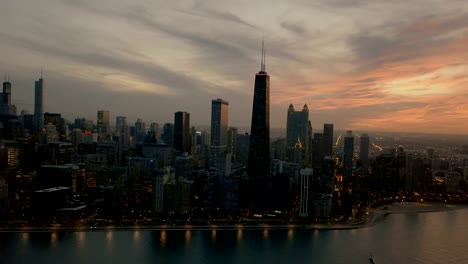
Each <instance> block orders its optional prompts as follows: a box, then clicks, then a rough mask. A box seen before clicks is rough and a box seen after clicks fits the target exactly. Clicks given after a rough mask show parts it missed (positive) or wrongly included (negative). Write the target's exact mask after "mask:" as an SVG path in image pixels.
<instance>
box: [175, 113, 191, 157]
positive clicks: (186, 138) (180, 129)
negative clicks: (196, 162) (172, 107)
mask: <svg viewBox="0 0 468 264" xmlns="http://www.w3.org/2000/svg"><path fill="white" fill-rule="evenodd" d="M174 149H175V150H176V151H179V152H187V153H189V152H190V114H189V113H187V112H176V113H175V114H174Z"/></svg>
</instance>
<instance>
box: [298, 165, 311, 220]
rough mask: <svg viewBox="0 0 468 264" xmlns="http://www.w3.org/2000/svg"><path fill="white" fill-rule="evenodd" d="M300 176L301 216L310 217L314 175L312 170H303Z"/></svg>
mask: <svg viewBox="0 0 468 264" xmlns="http://www.w3.org/2000/svg"><path fill="white" fill-rule="evenodd" d="M300 173H301V175H300V183H299V186H300V190H301V191H300V196H299V216H300V217H308V216H309V202H310V195H311V192H312V190H311V187H312V177H313V175H314V173H313V170H312V169H311V168H306V169H302V170H301V172H300Z"/></svg>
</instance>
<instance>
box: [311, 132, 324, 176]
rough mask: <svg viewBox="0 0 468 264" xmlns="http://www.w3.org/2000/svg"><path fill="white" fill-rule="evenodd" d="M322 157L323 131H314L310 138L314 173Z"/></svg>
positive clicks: (320, 164)
mask: <svg viewBox="0 0 468 264" xmlns="http://www.w3.org/2000/svg"><path fill="white" fill-rule="evenodd" d="M324 158H325V154H324V151H323V133H314V139H313V140H312V166H313V168H314V170H316V171H315V172H316V173H318V172H319V171H320V169H321V167H322V160H323V159H324Z"/></svg>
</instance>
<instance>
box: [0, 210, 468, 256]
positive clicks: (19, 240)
mask: <svg viewBox="0 0 468 264" xmlns="http://www.w3.org/2000/svg"><path fill="white" fill-rule="evenodd" d="M466 219H468V209H459V210H452V211H445V212H431V213H406V214H392V215H389V216H388V217H387V218H386V219H385V220H383V221H382V222H380V223H378V224H376V225H374V226H371V227H366V228H360V229H351V230H302V229H295V230H288V229H287V228H285V229H283V230H281V229H271V230H269V229H268V228H259V229H258V230H241V229H239V230H235V229H233V230H215V229H213V230H167V231H165V230H158V231H92V232H31V233H1V234H0V238H1V239H0V242H1V243H0V252H1V263H15V264H16V263H31V262H36V263H63V262H66V263H221V262H222V263H245V264H246V263H288V262H289V263H368V257H369V255H370V254H372V255H373V256H374V260H375V261H376V263H378V264H381V263H466V261H468V251H466V247H465V242H466V237H468V226H467V225H466V221H465V220H466Z"/></svg>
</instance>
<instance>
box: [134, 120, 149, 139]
mask: <svg viewBox="0 0 468 264" xmlns="http://www.w3.org/2000/svg"><path fill="white" fill-rule="evenodd" d="M145 137H146V123H145V122H143V120H142V119H141V118H138V119H137V121H136V122H135V143H136V144H140V143H141V142H143V140H144V139H145Z"/></svg>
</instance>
